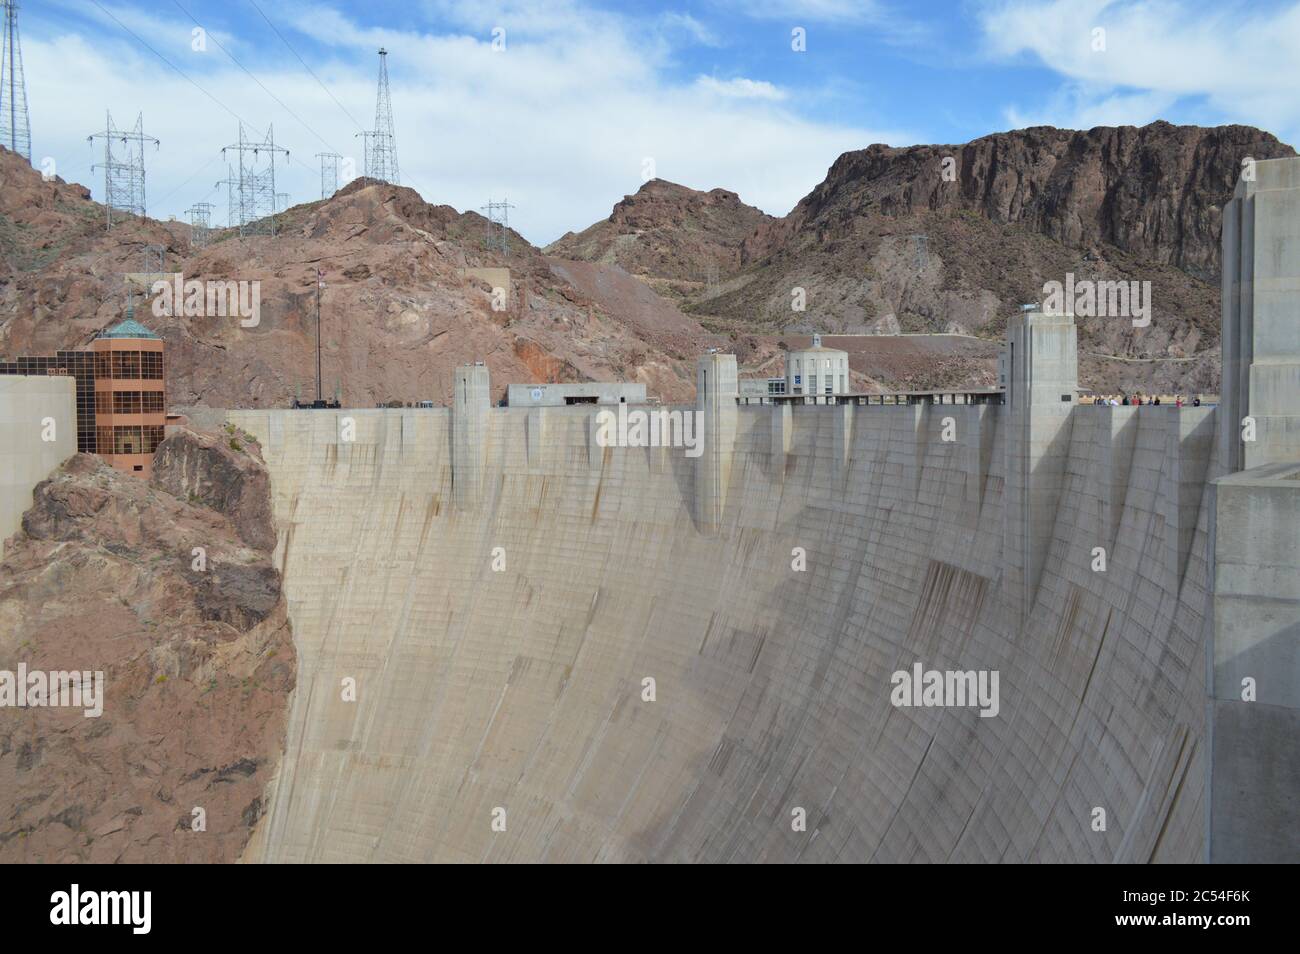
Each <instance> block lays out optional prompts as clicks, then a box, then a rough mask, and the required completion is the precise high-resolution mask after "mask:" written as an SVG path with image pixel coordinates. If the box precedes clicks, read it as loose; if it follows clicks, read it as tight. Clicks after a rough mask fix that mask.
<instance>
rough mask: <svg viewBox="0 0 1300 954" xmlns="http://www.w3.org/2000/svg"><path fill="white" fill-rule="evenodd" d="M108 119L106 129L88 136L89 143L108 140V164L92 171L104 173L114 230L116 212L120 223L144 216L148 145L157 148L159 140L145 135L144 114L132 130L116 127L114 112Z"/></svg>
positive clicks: (105, 189)
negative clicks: (100, 170)
mask: <svg viewBox="0 0 1300 954" xmlns="http://www.w3.org/2000/svg"><path fill="white" fill-rule="evenodd" d="M106 116H107V122H106V124H105V126H104V129H103V130H102V131H101V132H97V133H92V134H91V135H89V136H87V137H86V142H89V143H94V141H95V140H96V139H102V140H104V161H103V162H102V163H96V164H94V165H92V166H91V167H90V168H91V171H92V172H93V171H94V170H95V169H103V170H104V210H105V213H106V215H107V218H108V227H109V228H112V227H113V213H114V212H117V213H119V215H118V217H117V219H118V221H121V220H122V219H124V218H125V217H126V216H128V215H138V216H140V217H141V218H143V217H144V214H145V202H144V144H145V143H146V142H151V143H153V145H154V148H155V149H157V148H158V140H157V139H155V138H154V137H153V136H146V135H145V134H144V113H138V114H137V115H136V117H135V126H134V127H133V128H131V129H129V130H126V129H118V128H117V127H116V126H114V125H113V114H112V113H106Z"/></svg>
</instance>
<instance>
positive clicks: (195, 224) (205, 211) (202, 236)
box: [185, 202, 212, 248]
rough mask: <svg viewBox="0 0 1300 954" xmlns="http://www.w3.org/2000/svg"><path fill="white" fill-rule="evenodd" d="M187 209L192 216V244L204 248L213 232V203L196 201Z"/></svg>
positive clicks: (193, 246) (194, 246)
mask: <svg viewBox="0 0 1300 954" xmlns="http://www.w3.org/2000/svg"><path fill="white" fill-rule="evenodd" d="M185 211H186V212H187V213H189V216H190V246H191V247H192V248H203V247H204V246H206V245H207V244H208V238H209V237H210V236H211V234H212V203H211V202H195V203H194V204H193V205H192V206H190V207H189V208H188V209H186V210H185Z"/></svg>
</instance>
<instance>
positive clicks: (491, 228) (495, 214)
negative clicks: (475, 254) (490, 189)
mask: <svg viewBox="0 0 1300 954" xmlns="http://www.w3.org/2000/svg"><path fill="white" fill-rule="evenodd" d="M513 208H514V206H513V205H511V204H510V200H509V199H502V200H501V201H500V202H493V201H492V200H491V199H488V204H487V205H485V206H483V211H484V212H486V213H487V220H488V234H487V238H486V240H485V241H484V243H483V244H484V245H485V246H486V247H487V248H495V249H496V250H497V251H499V252H500V253H501V254H502V255H509V254H510V210H511V209H513Z"/></svg>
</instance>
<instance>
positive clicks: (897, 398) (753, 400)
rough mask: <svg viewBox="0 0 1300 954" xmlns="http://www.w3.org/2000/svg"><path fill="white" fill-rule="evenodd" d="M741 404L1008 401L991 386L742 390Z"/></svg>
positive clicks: (885, 404) (974, 402)
mask: <svg viewBox="0 0 1300 954" xmlns="http://www.w3.org/2000/svg"><path fill="white" fill-rule="evenodd" d="M736 403H737V404H743V405H750V404H830V405H834V404H858V405H872V404H875V405H880V406H891V405H894V406H901V405H909V404H1005V403H1006V392H1005V391H1003V390H1000V389H995V388H989V389H986V390H978V391H892V392H890V393H888V394H754V395H745V394H742V395H740V396H739V397H737V398H736Z"/></svg>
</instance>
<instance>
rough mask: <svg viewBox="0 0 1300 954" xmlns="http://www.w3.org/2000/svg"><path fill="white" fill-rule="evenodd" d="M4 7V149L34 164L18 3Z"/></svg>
mask: <svg viewBox="0 0 1300 954" xmlns="http://www.w3.org/2000/svg"><path fill="white" fill-rule="evenodd" d="M0 3H2V4H3V5H4V25H3V29H4V44H3V47H0V146H5V147H6V148H8V149H9V150H10V151H11V152H16V153H18V154H19V155H20V156H22V157H23V158H25V159H26V160H27V162H28V163H29V164H30V163H31V161H32V125H31V122H30V120H29V119H28V116H27V87H26V86H25V85H24V83H23V51H22V50H21V49H20V48H19V45H18V3H17V0H0Z"/></svg>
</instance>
